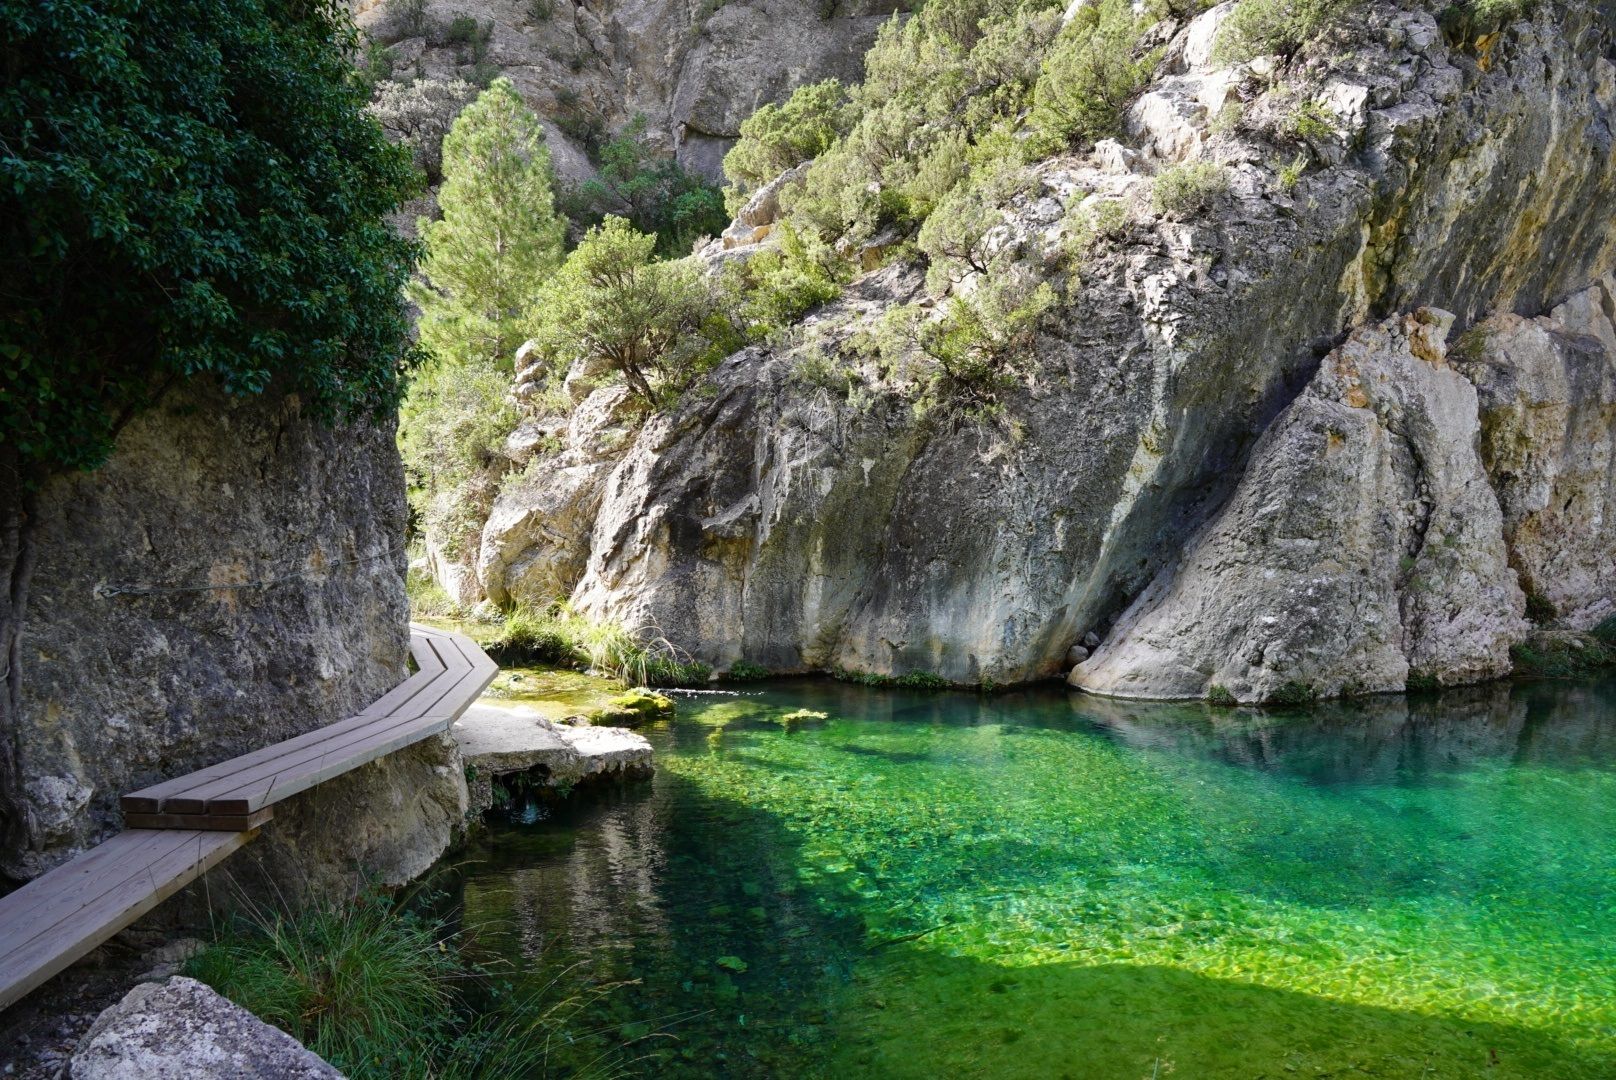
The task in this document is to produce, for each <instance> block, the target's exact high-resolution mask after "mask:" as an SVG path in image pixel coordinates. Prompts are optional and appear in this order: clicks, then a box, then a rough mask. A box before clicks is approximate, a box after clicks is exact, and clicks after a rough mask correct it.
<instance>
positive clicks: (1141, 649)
mask: <svg viewBox="0 0 1616 1080" xmlns="http://www.w3.org/2000/svg"><path fill="white" fill-rule="evenodd" d="M1452 322H1453V316H1452V315H1450V314H1448V313H1447V312H1441V311H1434V310H1430V309H1422V310H1420V311H1418V312H1415V313H1414V314H1412V315H1409V316H1404V317H1396V318H1392V319H1389V320H1387V321H1385V322H1383V323H1381V324H1379V325H1376V326H1372V327H1366V328H1363V329H1361V330H1358V331H1355V332H1354V333H1353V334H1352V336H1351V337H1350V338H1349V339H1348V340H1347V342H1346V343H1345V344H1344V345H1342V346H1341V347H1340V348H1339V349H1337V350H1336V351H1334V352H1333V353H1331V354H1330V356H1329V357H1328V358H1326V360H1325V361H1324V363H1323V364H1322V365H1321V366H1320V368H1319V371H1318V374H1317V375H1315V376H1314V378H1313V380H1312V382H1311V383H1310V384H1309V385H1308V387H1307V388H1306V389H1305V390H1303V391H1302V393H1301V394H1300V395H1299V396H1298V397H1297V398H1296V400H1295V401H1293V402H1292V403H1291V405H1290V406H1289V407H1288V408H1287V409H1286V410H1285V411H1284V412H1283V413H1282V414H1281V415H1280V416H1279V417H1278V419H1276V420H1275V421H1274V423H1273V425H1272V426H1271V427H1270V428H1269V430H1268V432H1267V433H1266V434H1265V435H1264V436H1263V438H1262V441H1261V442H1260V443H1259V444H1258V445H1257V447H1256V449H1255V451H1254V452H1253V454H1252V457H1251V463H1250V466H1249V467H1248V469H1247V470H1246V474H1245V477H1244V478H1243V479H1242V480H1241V482H1240V485H1239V487H1238V488H1237V489H1236V491H1235V493H1234V497H1233V498H1232V499H1231V500H1230V501H1229V503H1228V504H1227V505H1226V506H1225V507H1224V508H1223V510H1222V511H1221V512H1220V513H1219V514H1218V515H1217V516H1216V517H1215V518H1214V519H1213V520H1212V521H1211V522H1210V523H1209V524H1208V525H1207V526H1206V527H1205V528H1204V529H1203V530H1202V531H1201V532H1200V533H1199V535H1197V536H1196V537H1195V538H1194V539H1192V540H1191V541H1190V543H1189V544H1188V545H1187V546H1186V548H1185V552H1184V555H1183V557H1182V559H1181V561H1180V562H1179V563H1178V564H1177V565H1176V566H1172V567H1169V568H1168V569H1166V570H1164V571H1163V572H1162V573H1161V575H1160V576H1158V577H1157V578H1156V580H1155V581H1153V582H1152V583H1151V585H1150V587H1149V588H1147V589H1146V590H1145V591H1144V592H1143V593H1142V594H1141V595H1140V596H1139V598H1138V599H1137V600H1136V601H1135V602H1134V603H1133V605H1132V606H1131V607H1129V608H1128V610H1127V611H1126V612H1125V613H1124V614H1123V616H1122V618H1121V619H1120V621H1119V622H1118V624H1117V626H1116V627H1115V628H1114V630H1113V631H1112V632H1111V634H1110V635H1108V637H1107V640H1106V642H1105V644H1104V645H1102V646H1101V648H1100V650H1099V652H1098V654H1097V655H1095V656H1094V657H1093V658H1091V659H1089V660H1087V661H1085V662H1083V663H1082V664H1079V665H1078V666H1077V667H1076V668H1075V669H1074V670H1073V671H1072V673H1071V676H1070V681H1071V683H1072V685H1074V686H1080V687H1082V688H1083V689H1085V690H1090V691H1094V692H1098V693H1102V694H1112V695H1117V696H1124V697H1151V698H1199V697H1205V696H1206V695H1207V694H1208V693H1209V692H1210V691H1211V690H1212V688H1213V687H1221V688H1223V689H1224V690H1225V691H1227V692H1228V693H1229V694H1232V695H1233V696H1234V697H1235V698H1236V699H1238V700H1240V701H1268V700H1274V699H1280V700H1283V699H1286V698H1306V697H1311V696H1315V695H1319V696H1335V695H1337V694H1341V693H1356V692H1363V691H1380V690H1402V689H1404V688H1405V686H1406V685H1408V684H1409V682H1410V681H1419V682H1424V683H1428V684H1442V685H1454V684H1459V683H1469V682H1477V681H1480V680H1483V679H1488V678H1494V677H1497V676H1500V675H1504V674H1507V673H1508V672H1509V670H1510V658H1509V647H1510V645H1511V644H1513V643H1515V642H1517V641H1519V640H1521V639H1522V638H1523V637H1524V636H1525V632H1526V625H1525V621H1524V619H1523V617H1522V616H1523V612H1524V609H1525V598H1524V597H1523V596H1522V594H1521V591H1520V589H1519V587H1518V586H1517V584H1516V580H1515V572H1514V571H1513V570H1512V569H1510V566H1509V559H1508V551H1507V549H1506V548H1505V545H1504V537H1503V516H1502V513H1501V511H1500V510H1499V506H1498V499H1497V497H1496V496H1495V495H1494V494H1493V490H1492V488H1491V486H1490V485H1489V484H1488V482H1487V475H1486V471H1485V469H1484V468H1483V465H1482V461H1481V456H1480V454H1479V453H1478V452H1477V449H1476V445H1477V440H1478V438H1479V435H1480V421H1479V418H1478V413H1477V406H1476V391H1475V388H1474V387H1473V386H1471V384H1470V382H1469V381H1468V380H1466V379H1465V378H1464V376H1462V375H1460V374H1459V373H1458V372H1457V371H1455V370H1454V369H1453V368H1452V367H1450V366H1449V365H1448V364H1447V362H1446V335H1447V331H1448V328H1449V326H1450V325H1451V324H1452Z"/></svg>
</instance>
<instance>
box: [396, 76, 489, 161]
mask: <svg viewBox="0 0 1616 1080" xmlns="http://www.w3.org/2000/svg"><path fill="white" fill-rule="evenodd" d="M476 96H477V88H476V87H474V86H472V85H471V84H470V83H468V82H466V81H465V80H464V79H448V80H442V79H414V80H412V81H411V82H409V83H396V82H384V83H381V84H380V85H379V86H378V88H377V91H376V97H375V100H374V101H372V102H371V105H370V113H371V115H372V116H374V117H375V118H376V120H377V122H378V123H380V124H381V126H382V130H383V131H385V132H387V134H388V135H390V136H392V137H393V138H394V139H397V140H398V141H399V142H401V143H403V144H404V145H406V146H408V147H409V148H410V153H411V154H412V155H413V156H414V158H415V165H416V167H417V168H419V169H420V170H421V171H422V172H423V173H425V174H426V178H427V182H428V183H432V184H436V183H439V182H441V181H442V180H443V138H444V136H445V135H447V134H448V133H449V126H450V125H451V124H453V123H454V119H455V117H456V116H458V115H459V114H460V110H461V109H463V108H465V107H466V105H467V104H468V103H469V102H470V101H472V99H474V98H475V97H476Z"/></svg>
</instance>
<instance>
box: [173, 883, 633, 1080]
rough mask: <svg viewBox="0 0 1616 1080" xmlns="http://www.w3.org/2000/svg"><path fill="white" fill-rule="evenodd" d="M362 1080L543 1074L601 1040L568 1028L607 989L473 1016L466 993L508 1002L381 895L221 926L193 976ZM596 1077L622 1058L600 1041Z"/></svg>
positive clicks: (549, 994)
mask: <svg viewBox="0 0 1616 1080" xmlns="http://www.w3.org/2000/svg"><path fill="white" fill-rule="evenodd" d="M186 974H187V975H189V976H191V977H192V978H195V979H197V980H199V981H201V982H204V983H206V984H208V985H209V986H211V987H213V988H214V989H215V990H217V991H218V992H219V993H220V994H222V995H224V996H225V997H227V998H229V999H230V1000H232V1001H234V1002H235V1003H237V1004H238V1005H241V1006H242V1007H244V1008H246V1009H247V1010H249V1011H250V1012H252V1013H253V1014H254V1015H255V1016H257V1017H259V1018H260V1019H262V1020H265V1021H267V1022H269V1023H271V1024H274V1025H275V1026H276V1027H279V1028H281V1029H282V1030H283V1031H286V1032H287V1033H288V1034H290V1035H292V1036H293V1037H295V1038H297V1039H298V1040H299V1041H300V1042H302V1043H304V1044H305V1045H306V1046H308V1047H309V1049H311V1050H313V1051H314V1052H315V1053H316V1054H319V1055H320V1056H321V1057H322V1058H324V1059H326V1060H327V1061H329V1062H331V1063H332V1064H333V1065H335V1066H336V1067H337V1068H338V1069H340V1070H341V1071H342V1072H343V1073H344V1074H345V1075H347V1076H350V1077H354V1078H355V1080H368V1078H373V1077H374V1078H378V1080H379V1078H384V1077H385V1078H389V1080H391V1078H393V1077H401V1076H420V1077H428V1076H430V1077H438V1078H445V1080H447V1078H450V1077H464V1078H468V1080H469V1078H472V1077H487V1078H490V1080H504V1078H507V1077H511V1076H543V1075H546V1074H547V1066H548V1065H549V1061H550V1057H551V1053H552V1048H553V1046H555V1045H557V1044H559V1043H565V1044H567V1045H569V1046H572V1045H573V1044H574V1043H576V1042H577V1041H579V1040H580V1039H582V1040H585V1041H596V1039H597V1038H598V1037H596V1036H591V1035H590V1034H589V1033H588V1032H585V1031H582V1030H578V1029H576V1028H575V1025H573V1023H572V1021H573V1019H574V1017H575V1016H576V1014H577V1013H578V1012H579V1011H580V1010H581V1009H583V1008H584V1007H586V1006H587V1005H589V1004H591V1002H592V1001H593V999H594V998H595V997H596V996H598V995H599V993H601V992H604V991H584V992H583V993H581V994H578V993H573V994H570V995H568V994H563V993H562V992H561V985H560V982H559V980H556V981H552V982H550V983H549V984H548V985H545V986H543V987H541V988H538V989H537V990H535V991H533V992H529V993H527V994H525V995H522V996H521V997H520V998H517V999H512V1000H509V1001H507V1002H505V1003H504V1004H503V1005H498V1004H496V1006H495V1007H494V1008H487V1007H484V1008H481V1009H479V1010H478V1011H477V1012H476V1013H475V1014H471V1013H468V1011H467V1008H466V1006H467V1001H466V993H467V991H468V990H471V989H473V988H477V989H479V990H481V991H483V993H484V996H488V991H490V990H493V991H494V994H493V996H494V998H495V1000H496V1002H498V1001H499V998H500V994H499V991H498V988H497V987H493V986H491V985H489V984H490V980H489V979H488V978H487V976H485V975H483V974H482V973H480V972H478V971H476V970H475V969H472V968H470V967H468V966H467V965H466V964H464V963H463V962H462V961H461V959H460V954H459V951H458V948H457V943H456V941H455V934H454V932H453V931H452V930H451V929H450V927H449V926H448V925H447V924H446V923H445V922H443V921H441V920H436V919H430V918H426V917H424V916H421V915H418V914H413V913H411V912H409V911H408V910H406V909H404V908H402V907H400V906H398V905H397V904H395V903H394V902H393V901H391V900H389V899H388V898H387V897H386V896H384V895H382V894H380V893H376V892H365V893H362V894H361V895H360V896H359V897H358V899H356V900H354V901H353V902H351V903H347V904H340V905H337V904H316V905H313V906H310V907H308V908H305V909H303V910H300V911H298V912H296V913H294V914H291V915H275V914H267V913H262V912H258V913H254V915H253V916H252V917H249V918H244V919H239V920H236V921H234V922H232V923H230V924H228V925H227V926H224V927H221V928H220V932H219V933H218V934H217V936H216V937H215V939H214V940H213V941H212V942H211V943H210V944H209V945H208V946H207V947H206V948H205V949H204V950H203V951H202V952H201V953H199V954H198V955H197V956H195V957H193V958H192V959H191V960H190V962H189V963H188V964H187V966H186ZM597 1051H598V1052H599V1053H601V1055H602V1056H601V1057H600V1059H599V1065H600V1068H599V1069H598V1070H595V1071H594V1073H593V1075H602V1076H605V1075H612V1074H613V1073H614V1072H615V1071H616V1066H617V1064H618V1061H619V1058H618V1054H617V1053H616V1052H615V1050H614V1049H613V1048H612V1047H610V1046H609V1045H606V1044H604V1043H602V1044H601V1045H600V1046H598V1047H597Z"/></svg>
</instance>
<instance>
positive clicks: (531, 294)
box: [410, 79, 565, 370]
mask: <svg viewBox="0 0 1616 1080" xmlns="http://www.w3.org/2000/svg"><path fill="white" fill-rule="evenodd" d="M443 174H444V181H443V187H442V188H441V189H440V190H439V192H438V205H439V206H440V207H442V209H443V218H442V220H440V221H428V220H426V219H424V218H423V219H422V220H421V222H420V233H421V240H422V242H423V244H424V245H425V248H426V254H425V257H424V258H423V260H422V263H421V276H422V278H423V279H424V280H423V281H419V282H415V283H412V285H411V287H410V298H411V299H413V300H414V301H415V302H416V304H417V305H419V306H420V308H421V319H420V335H421V344H422V345H423V346H425V347H426V348H427V350H428V351H430V352H431V353H432V355H433V356H434V357H435V358H436V359H437V360H438V361H440V362H445V363H458V364H464V363H478V364H483V365H493V366H496V367H498V368H500V369H502V370H509V369H510V366H511V363H512V359H513V357H514V356H515V354H516V350H517V348H518V347H519V346H521V344H522V343H523V342H524V341H526V340H527V339H528V337H529V336H531V334H532V330H533V327H534V324H535V322H536V321H537V318H538V311H537V307H536V303H535V302H536V299H537V297H538V294H539V290H540V288H541V287H542V286H543V284H544V282H545V280H546V279H548V278H549V276H550V275H551V274H552V273H554V271H555V269H556V268H557V267H558V266H559V265H560V264H561V254H562V250H563V247H562V245H563V241H564V238H565V226H564V224H563V223H562V220H561V218H560V216H559V215H557V214H556V212H555V199H554V194H553V190H554V174H553V173H552V171H551V168H550V151H549V149H548V148H547V147H546V146H545V145H544V129H543V128H541V127H540V126H539V121H538V117H536V116H534V115H533V113H532V111H531V110H529V109H528V108H527V106H526V105H524V104H523V103H522V98H521V96H520V95H519V94H518V93H517V92H516V87H515V86H513V85H512V84H511V82H510V80H509V79H496V80H495V81H494V83H493V85H492V86H490V87H489V88H488V89H487V90H485V91H483V92H482V93H481V94H480V95H479V96H478V98H477V100H476V101H474V102H472V103H471V104H470V105H468V106H466V108H465V110H464V111H462V112H461V113H460V115H459V116H458V117H456V118H455V121H454V124H453V126H451V127H450V129H449V135H448V137H447V138H446V139H444V141H443Z"/></svg>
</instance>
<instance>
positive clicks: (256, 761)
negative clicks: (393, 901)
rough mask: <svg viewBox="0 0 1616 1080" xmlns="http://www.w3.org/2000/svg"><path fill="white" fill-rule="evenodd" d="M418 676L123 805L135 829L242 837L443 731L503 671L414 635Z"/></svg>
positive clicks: (463, 640) (439, 638)
mask: <svg viewBox="0 0 1616 1080" xmlns="http://www.w3.org/2000/svg"><path fill="white" fill-rule="evenodd" d="M411 631H412V633H411V640H410V651H411V653H412V655H413V656H414V657H415V663H416V667H417V670H416V673H415V674H414V675H411V676H410V677H409V678H408V679H406V680H404V682H402V683H400V684H399V685H398V686H396V687H394V688H393V689H392V690H390V691H389V692H388V693H387V694H385V695H383V696H382V697H381V698H380V699H378V700H377V701H376V702H375V704H373V705H371V706H370V707H369V708H368V709H365V710H364V711H363V712H360V713H358V714H357V715H354V716H350V717H349V718H348V719H346V720H342V721H339V722H337V723H335V724H332V725H330V726H329V727H323V728H320V729H318V730H316V731H311V732H309V733H308V734H306V735H299V736H298V737H297V738H295V739H288V740H286V741H285V742H280V743H276V744H275V745H274V746H266V747H265V748H264V749H262V750H257V751H254V752H253V753H250V754H244V755H242V756H241V757H238V758H231V759H230V760H229V761H224V762H220V763H219V764H218V765H214V766H211V767H209V768H206V769H202V770H200V771H198V772H194V773H191V774H189V775H188V776H181V777H177V778H175V779H173V780H168V781H165V782H163V783H161V784H156V785H153V786H152V787H149V788H145V789H143V790H141V791H136V792H134V793H132V794H129V795H125V796H124V797H123V812H124V817H125V820H126V821H127V822H128V824H129V825H130V826H132V827H135V828H145V827H163V826H173V827H176V828H204V829H206V828H216V829H227V830H234V831H239V830H241V829H244V828H251V827H253V826H255V825H257V824H258V823H259V822H258V821H256V820H254V817H255V815H258V814H260V813H261V812H263V811H264V810H266V809H267V808H269V807H270V806H272V805H273V804H275V803H277V802H279V801H280V800H282V799H285V798H287V797H289V796H292V795H295V794H297V793H298V792H300V791H305V790H307V789H308V788H311V787H313V786H314V785H315V784H318V783H320V782H321V781H324V780H329V779H330V778H331V777H333V776H339V775H341V774H342V773H345V772H347V771H349V770H350V769H354V768H357V767H358V766H360V765H363V764H365V763H366V762H370V761H375V760H376V759H377V758H379V757H383V756H385V755H387V754H390V753H392V752H393V751H395V750H398V749H401V748H402V747H405V746H409V745H410V744H411V743H415V742H419V741H420V740H422V739H424V738H426V737H427V736H429V735H434V734H437V733H440V732H444V731H448V730H449V728H450V727H451V726H452V725H453V724H454V722H455V721H456V720H458V719H459V718H460V714H461V713H463V712H465V711H466V707H467V706H468V705H470V704H471V703H472V702H473V701H474V700H476V698H477V695H478V694H481V693H482V692H483V690H484V689H486V688H487V686H488V684H489V683H490V682H492V681H493V678H494V676H495V675H496V674H497V673H498V672H499V668H498V667H497V666H496V665H495V664H494V662H493V661H492V660H490V659H489V658H488V656H487V655H486V654H485V653H484V652H483V651H482V649H480V648H478V647H477V644H476V643H475V642H473V641H472V640H471V639H469V638H467V637H465V636H464V635H461V634H455V633H451V632H449V631H445V630H434V629H432V628H430V627H424V626H412V627H411Z"/></svg>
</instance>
